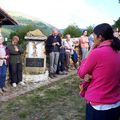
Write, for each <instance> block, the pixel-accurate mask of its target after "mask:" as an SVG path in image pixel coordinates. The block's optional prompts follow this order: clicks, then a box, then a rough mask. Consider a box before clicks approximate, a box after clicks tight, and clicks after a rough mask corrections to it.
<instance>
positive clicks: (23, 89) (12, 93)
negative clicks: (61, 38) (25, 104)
mask: <svg viewBox="0 0 120 120" xmlns="http://www.w3.org/2000/svg"><path fill="white" fill-rule="evenodd" d="M75 73H76V71H75V70H73V71H71V72H70V73H69V74H68V75H58V77H57V78H55V79H50V78H49V79H47V80H44V81H40V82H36V83H33V82H27V83H26V85H25V86H20V85H18V86H17V87H16V88H13V87H11V86H10V85H9V84H7V89H8V91H7V92H6V93H4V95H3V96H0V101H8V100H10V99H13V98H15V97H17V96H20V95H22V94H25V93H27V92H30V91H32V90H34V89H36V88H39V87H41V86H45V85H50V84H54V82H56V81H60V80H61V79H63V78H66V77H68V76H71V75H74V74H75Z"/></svg>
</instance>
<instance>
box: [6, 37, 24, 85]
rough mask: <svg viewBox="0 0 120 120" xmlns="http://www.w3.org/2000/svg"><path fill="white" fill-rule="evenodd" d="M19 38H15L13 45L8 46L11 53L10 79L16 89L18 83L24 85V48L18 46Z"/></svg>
mask: <svg viewBox="0 0 120 120" xmlns="http://www.w3.org/2000/svg"><path fill="white" fill-rule="evenodd" d="M18 42H19V37H18V36H13V38H12V44H11V45H9V46H8V49H9V52H10V61H9V62H10V63H9V72H10V79H11V83H12V86H13V87H16V86H17V84H18V83H20V84H21V85H24V82H22V57H21V54H22V53H23V49H22V47H21V46H20V45H19V44H18Z"/></svg>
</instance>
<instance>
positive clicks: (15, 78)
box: [9, 63, 22, 84]
mask: <svg viewBox="0 0 120 120" xmlns="http://www.w3.org/2000/svg"><path fill="white" fill-rule="evenodd" d="M9 73H10V79H11V83H16V84H18V83H19V82H20V81H22V64H21V63H16V64H11V63H10V64H9Z"/></svg>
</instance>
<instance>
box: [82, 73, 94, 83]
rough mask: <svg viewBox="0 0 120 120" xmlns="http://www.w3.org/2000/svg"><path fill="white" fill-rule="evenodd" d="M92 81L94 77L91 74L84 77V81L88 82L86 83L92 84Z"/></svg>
mask: <svg viewBox="0 0 120 120" xmlns="http://www.w3.org/2000/svg"><path fill="white" fill-rule="evenodd" d="M91 79H92V76H91V75H89V74H86V75H85V77H84V81H86V82H90V80H91Z"/></svg>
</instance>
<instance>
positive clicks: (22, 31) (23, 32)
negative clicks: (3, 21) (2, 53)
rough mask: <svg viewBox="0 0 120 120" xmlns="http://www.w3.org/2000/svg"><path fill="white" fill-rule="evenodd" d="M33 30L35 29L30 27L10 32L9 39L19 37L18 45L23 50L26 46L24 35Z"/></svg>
mask: <svg viewBox="0 0 120 120" xmlns="http://www.w3.org/2000/svg"><path fill="white" fill-rule="evenodd" d="M35 29H36V27H34V26H32V25H27V26H22V27H21V28H19V29H18V30H16V31H15V32H12V33H11V34H10V39H11V38H12V37H13V36H15V35H17V36H19V38H20V44H21V46H22V47H23V48H25V47H26V44H27V42H26V41H25V40H24V37H25V35H26V33H27V32H29V31H32V30H35ZM8 42H10V41H8ZM8 44H9V43H8Z"/></svg>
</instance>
